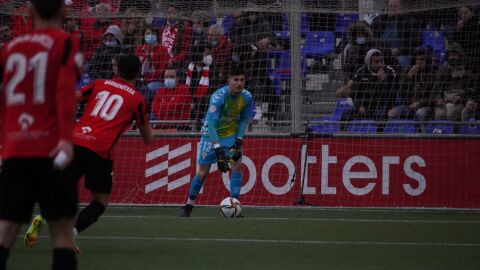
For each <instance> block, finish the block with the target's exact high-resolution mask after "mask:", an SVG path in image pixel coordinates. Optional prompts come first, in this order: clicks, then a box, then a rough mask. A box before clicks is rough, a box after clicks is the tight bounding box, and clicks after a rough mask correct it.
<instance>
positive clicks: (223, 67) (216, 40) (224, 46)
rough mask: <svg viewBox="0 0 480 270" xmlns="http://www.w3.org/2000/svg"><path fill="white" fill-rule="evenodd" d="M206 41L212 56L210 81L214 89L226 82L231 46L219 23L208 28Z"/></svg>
mask: <svg viewBox="0 0 480 270" xmlns="http://www.w3.org/2000/svg"><path fill="white" fill-rule="evenodd" d="M207 41H208V44H209V45H210V48H211V56H212V58H213V59H212V64H213V66H212V71H211V74H212V76H211V78H212V79H211V81H212V85H213V88H215V89H216V88H219V87H221V86H223V85H225V83H226V82H227V77H228V72H229V69H230V59H231V58H232V48H233V46H232V43H231V42H230V40H229V39H228V37H226V36H225V31H224V30H223V27H222V26H221V25H220V24H215V25H212V26H210V27H209V28H208V35H207ZM206 64H208V63H206Z"/></svg>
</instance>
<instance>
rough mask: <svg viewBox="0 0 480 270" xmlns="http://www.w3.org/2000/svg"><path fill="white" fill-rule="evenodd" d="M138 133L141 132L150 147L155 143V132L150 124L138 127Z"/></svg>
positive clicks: (144, 141) (145, 142)
mask: <svg viewBox="0 0 480 270" xmlns="http://www.w3.org/2000/svg"><path fill="white" fill-rule="evenodd" d="M138 131H140V135H141V136H142V140H143V143H144V144H146V145H150V144H151V143H152V142H153V131H152V128H151V127H150V124H148V125H141V126H138Z"/></svg>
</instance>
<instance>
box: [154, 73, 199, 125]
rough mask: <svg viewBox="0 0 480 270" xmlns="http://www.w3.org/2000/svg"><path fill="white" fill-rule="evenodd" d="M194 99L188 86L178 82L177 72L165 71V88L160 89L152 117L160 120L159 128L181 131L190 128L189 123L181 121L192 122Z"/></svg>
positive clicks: (156, 94) (156, 96) (155, 99)
mask: <svg viewBox="0 0 480 270" xmlns="http://www.w3.org/2000/svg"><path fill="white" fill-rule="evenodd" d="M191 103H192V97H191V94H190V90H189V89H188V86H187V85H185V84H181V83H180V82H178V80H177V71H176V70H175V69H173V68H169V69H167V70H165V74H164V86H163V87H160V88H159V89H158V90H157V91H156V93H155V98H154V99H153V103H152V110H151V114H150V117H152V119H155V120H160V123H159V124H158V125H157V128H160V129H172V128H174V129H181V130H185V129H187V128H188V127H189V123H182V122H181V121H184V120H190V108H191ZM161 121H180V122H177V123H161Z"/></svg>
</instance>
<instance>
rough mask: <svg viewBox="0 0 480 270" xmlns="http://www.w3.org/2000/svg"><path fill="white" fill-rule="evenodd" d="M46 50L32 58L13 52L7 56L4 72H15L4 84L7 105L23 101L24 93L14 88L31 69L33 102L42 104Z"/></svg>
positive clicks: (22, 102) (43, 98) (18, 103)
mask: <svg viewBox="0 0 480 270" xmlns="http://www.w3.org/2000/svg"><path fill="white" fill-rule="evenodd" d="M47 61H48V52H39V53H37V54H36V55H34V56H33V57H32V58H30V59H28V60H27V57H25V55H23V54H21V53H14V54H12V55H10V56H9V57H8V60H7V65H6V72H12V71H13V70H15V73H14V74H13V76H12V77H11V78H10V81H9V82H8V83H7V85H6V86H5V91H6V95H7V96H6V103H7V106H13V105H21V104H24V103H25V93H22V92H16V91H15V90H16V88H17V86H18V84H19V83H21V82H22V81H23V80H24V79H25V76H26V75H27V72H29V71H31V70H32V69H33V72H34V76H33V77H34V79H33V103H34V104H42V103H44V102H45V76H46V72H47Z"/></svg>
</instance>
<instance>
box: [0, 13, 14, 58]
mask: <svg viewBox="0 0 480 270" xmlns="http://www.w3.org/2000/svg"><path fill="white" fill-rule="evenodd" d="M10 39H12V21H11V18H10V16H8V15H5V14H0V50H1V49H2V47H3V45H4V44H6V43H7V42H9V41H10Z"/></svg>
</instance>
